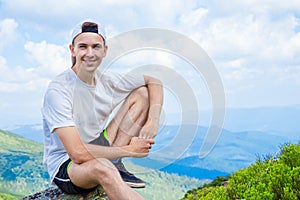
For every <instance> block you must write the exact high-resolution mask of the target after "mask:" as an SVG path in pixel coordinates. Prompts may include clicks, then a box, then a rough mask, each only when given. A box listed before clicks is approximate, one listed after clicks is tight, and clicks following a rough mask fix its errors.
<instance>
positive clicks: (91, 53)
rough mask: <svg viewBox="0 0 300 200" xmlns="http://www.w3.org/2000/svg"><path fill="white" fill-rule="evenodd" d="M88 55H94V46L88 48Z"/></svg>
mask: <svg viewBox="0 0 300 200" xmlns="http://www.w3.org/2000/svg"><path fill="white" fill-rule="evenodd" d="M86 55H88V56H91V55H93V48H92V47H88V48H87V49H86Z"/></svg>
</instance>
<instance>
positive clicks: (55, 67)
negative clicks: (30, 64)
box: [24, 41, 71, 78]
mask: <svg viewBox="0 0 300 200" xmlns="http://www.w3.org/2000/svg"><path fill="white" fill-rule="evenodd" d="M24 48H25V50H26V51H27V54H28V56H29V57H30V59H32V60H33V61H34V62H35V63H37V66H36V67H34V68H33V69H32V70H33V72H36V73H38V74H39V75H41V76H43V77H48V78H53V77H54V76H55V75H57V74H58V73H60V72H62V71H64V70H65V69H66V68H68V67H70V66H71V61H70V60H68V58H70V59H71V56H70V53H69V52H68V51H67V49H66V48H65V47H63V46H60V45H55V44H49V43H47V42H46V41H42V42H39V43H34V42H31V41H29V42H27V43H26V44H25V46H24Z"/></svg>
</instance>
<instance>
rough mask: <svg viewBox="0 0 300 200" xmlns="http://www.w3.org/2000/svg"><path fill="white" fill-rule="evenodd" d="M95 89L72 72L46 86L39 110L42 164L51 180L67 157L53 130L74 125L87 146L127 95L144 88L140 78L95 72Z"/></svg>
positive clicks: (69, 71) (142, 79) (141, 77)
mask: <svg viewBox="0 0 300 200" xmlns="http://www.w3.org/2000/svg"><path fill="white" fill-rule="evenodd" d="M95 80H96V86H91V85H87V84H86V83H84V82H83V81H81V80H80V79H79V78H78V77H77V75H76V74H75V73H74V71H73V70H72V69H68V70H66V71H65V72H63V73H62V74H60V75H58V76H57V77H56V78H55V79H54V80H53V81H52V82H51V83H50V84H49V86H48V89H47V91H46V94H45V97H44V104H43V107H42V115H43V127H44V161H43V162H44V164H45V165H46V168H47V170H48V173H49V175H50V179H51V182H52V181H53V179H54V177H55V175H56V173H57V172H58V169H59V167H60V165H61V164H62V163H63V162H65V161H66V160H67V159H68V158H69V156H68V154H67V152H66V150H65V148H64V146H63V144H62V143H61V141H60V139H59V138H58V136H57V134H56V133H55V131H54V130H55V129H56V128H59V127H66V126H76V128H77V129H78V131H79V134H80V137H81V139H82V141H83V142H85V143H88V142H90V141H92V140H94V139H96V138H97V137H99V135H100V133H101V132H102V131H103V129H104V126H105V125H106V123H107V120H108V118H109V115H110V114H111V113H112V111H113V109H114V108H115V107H116V106H117V105H119V104H120V103H121V102H122V101H123V100H124V99H125V98H126V97H127V96H128V95H129V93H130V92H131V91H132V90H134V89H136V88H138V87H140V86H142V85H145V81H144V78H143V76H140V75H139V76H134V75H129V74H126V75H124V76H122V75H120V74H116V73H111V72H105V73H102V72H101V71H100V70H97V72H96V76H95Z"/></svg>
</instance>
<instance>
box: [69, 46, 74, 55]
mask: <svg viewBox="0 0 300 200" xmlns="http://www.w3.org/2000/svg"><path fill="white" fill-rule="evenodd" d="M69 49H70V52H71V54H72V56H73V57H75V55H74V46H73V45H72V44H70V45H69Z"/></svg>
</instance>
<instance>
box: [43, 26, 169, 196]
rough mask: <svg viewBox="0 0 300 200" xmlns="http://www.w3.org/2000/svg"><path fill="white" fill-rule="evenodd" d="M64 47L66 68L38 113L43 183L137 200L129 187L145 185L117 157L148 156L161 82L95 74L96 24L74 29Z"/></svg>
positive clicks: (98, 53) (102, 48)
mask: <svg viewBox="0 0 300 200" xmlns="http://www.w3.org/2000/svg"><path fill="white" fill-rule="evenodd" d="M69 48H70V51H71V55H72V58H73V64H72V67H71V68H69V69H67V70H66V71H64V72H63V73H61V74H60V75H58V76H57V77H56V78H55V79H54V80H53V81H52V82H51V83H50V84H49V86H48V89H47V91H46V94H45V97H44V103H43V107H42V114H43V127H44V138H45V140H44V145H45V151H44V163H45V164H46V168H47V170H48V172H49V174H50V178H51V182H53V183H55V184H56V185H57V186H58V187H59V188H60V189H61V190H62V191H64V192H66V193H72V194H76V193H77V194H78V193H87V192H89V191H91V190H93V189H94V188H95V187H97V186H98V185H101V186H102V187H103V189H104V190H105V192H106V193H107V196H108V198H109V199H112V200H113V199H118V200H120V199H131V200H132V199H135V200H137V199H143V197H142V196H141V195H140V194H139V193H137V192H136V191H135V190H133V189H132V188H131V187H145V183H144V182H143V181H142V180H141V179H139V178H137V177H136V176H134V175H133V174H131V173H129V172H128V171H127V170H126V169H125V167H124V165H123V163H122V161H121V158H123V157H137V158H140V157H145V156H147V155H148V154H149V151H150V149H151V145H152V144H154V140H153V138H154V136H155V135H156V132H157V130H158V122H159V116H160V112H161V106H162V102H163V89H162V85H161V82H160V81H159V80H157V79H155V78H153V77H149V76H146V75H132V74H131V75H129V74H127V75H124V76H121V75H119V74H115V73H108V72H104V71H103V70H102V71H101V70H100V69H98V67H99V66H100V64H101V61H102V59H103V58H104V57H105V56H106V53H107V50H108V46H107V45H106V36H105V32H104V29H103V27H102V26H101V25H100V24H99V23H97V22H94V21H85V22H83V23H80V24H79V25H78V26H76V27H75V28H74V29H73V31H72V43H71V44H70V46H69ZM119 104H121V106H120V108H119V110H118V111H117V113H116V115H115V116H114V118H113V119H112V120H111V121H110V122H109V124H108V126H106V124H107V123H108V119H109V116H110V115H111V113H112V112H113V110H114V109H115V108H116V107H117V106H118V105H119ZM130 186H131V187H130Z"/></svg>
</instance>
